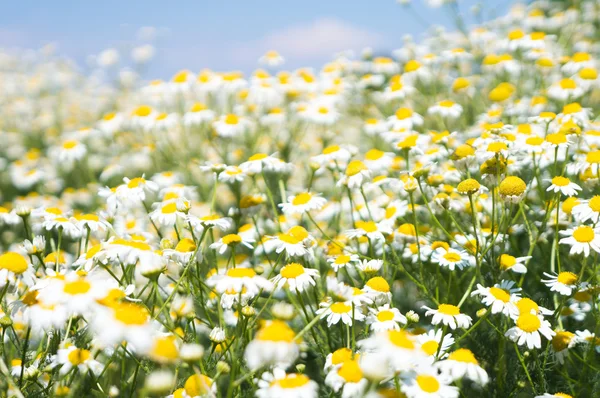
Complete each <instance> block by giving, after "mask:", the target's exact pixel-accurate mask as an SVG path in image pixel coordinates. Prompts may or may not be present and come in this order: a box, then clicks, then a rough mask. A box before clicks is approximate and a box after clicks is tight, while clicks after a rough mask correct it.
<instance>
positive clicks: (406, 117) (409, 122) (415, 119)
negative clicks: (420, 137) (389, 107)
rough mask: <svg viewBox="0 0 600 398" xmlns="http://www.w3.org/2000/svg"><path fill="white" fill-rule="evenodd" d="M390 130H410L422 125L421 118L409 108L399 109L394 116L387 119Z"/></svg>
mask: <svg viewBox="0 0 600 398" xmlns="http://www.w3.org/2000/svg"><path fill="white" fill-rule="evenodd" d="M388 122H389V123H390V125H391V127H392V129H394V130H397V129H408V130H410V129H412V128H413V127H414V126H420V125H422V124H423V117H422V116H421V115H419V114H418V113H414V112H413V110H412V109H410V108H399V109H398V110H397V111H396V112H395V113H394V115H392V116H390V117H389V118H388Z"/></svg>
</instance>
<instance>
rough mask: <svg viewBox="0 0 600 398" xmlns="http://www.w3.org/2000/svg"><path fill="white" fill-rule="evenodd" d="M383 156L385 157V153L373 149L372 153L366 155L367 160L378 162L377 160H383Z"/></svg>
mask: <svg viewBox="0 0 600 398" xmlns="http://www.w3.org/2000/svg"><path fill="white" fill-rule="evenodd" d="M383 155H384V152H383V151H380V150H379V149H371V150H370V151H368V152H367V153H365V159H366V160H377V159H381V157H382V156H383Z"/></svg>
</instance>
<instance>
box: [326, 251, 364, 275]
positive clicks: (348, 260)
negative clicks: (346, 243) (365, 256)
mask: <svg viewBox="0 0 600 398" xmlns="http://www.w3.org/2000/svg"><path fill="white" fill-rule="evenodd" d="M358 261H360V257H358V255H356V254H339V255H337V256H334V257H328V258H327V262H328V263H329V266H330V267H331V268H333V270H334V271H335V272H338V271H339V270H340V268H343V267H346V266H348V265H351V264H356V263H357V262H358Z"/></svg>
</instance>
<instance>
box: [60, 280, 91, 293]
mask: <svg viewBox="0 0 600 398" xmlns="http://www.w3.org/2000/svg"><path fill="white" fill-rule="evenodd" d="M91 288H92V285H91V284H90V283H89V282H87V281H85V280H83V279H80V280H78V281H73V282H67V283H65V286H64V287H63V291H64V292H65V293H67V294H70V295H72V296H74V295H77V294H85V293H87V292H88V291H89V290H90V289H91Z"/></svg>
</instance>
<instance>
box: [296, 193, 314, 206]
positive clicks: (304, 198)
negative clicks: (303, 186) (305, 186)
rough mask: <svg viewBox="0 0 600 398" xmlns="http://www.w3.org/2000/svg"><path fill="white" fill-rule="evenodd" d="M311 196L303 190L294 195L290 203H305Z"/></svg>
mask: <svg viewBox="0 0 600 398" xmlns="http://www.w3.org/2000/svg"><path fill="white" fill-rule="evenodd" d="M311 198H312V194H310V193H308V192H303V193H300V194H298V195H296V196H295V197H294V200H292V204H293V205H294V206H298V205H305V204H307V203H308V202H309V201H310V200H311Z"/></svg>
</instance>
